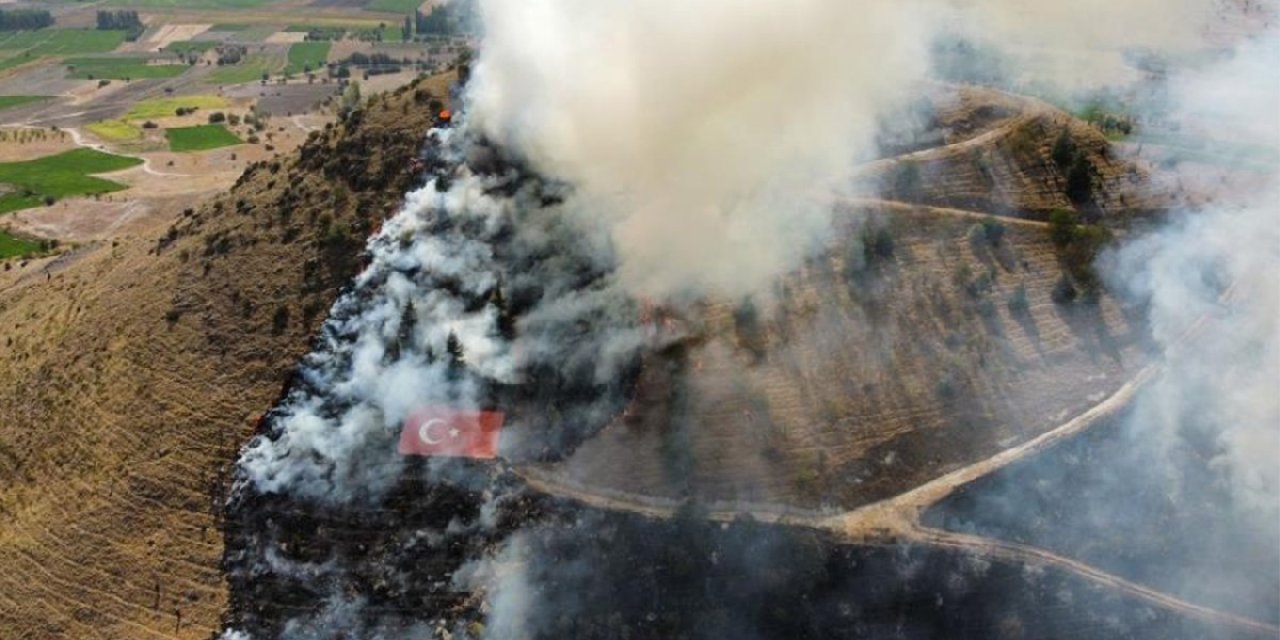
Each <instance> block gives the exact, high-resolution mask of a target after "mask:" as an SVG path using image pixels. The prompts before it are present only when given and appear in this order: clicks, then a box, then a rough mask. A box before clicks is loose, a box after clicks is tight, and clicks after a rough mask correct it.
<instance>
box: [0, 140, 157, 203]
mask: <svg viewBox="0 0 1280 640" xmlns="http://www.w3.org/2000/svg"><path fill="white" fill-rule="evenodd" d="M139 164H142V160H139V159H138V158H128V157H124V156H116V155H111V154H109V153H102V152H101V151H94V150H92V149H73V150H71V151H67V152H64V153H59V154H56V155H52V156H45V157H43V158H37V159H35V160H27V161H23V162H4V163H0V183H4V184H8V185H11V186H13V187H15V188H18V189H21V190H23V191H26V192H29V193H26V194H22V193H9V194H6V195H4V196H0V211H15V210H17V209H23V208H29V207H32V206H38V205H39V204H40V203H41V201H43V200H44V199H45V198H53V199H58V198H64V197H67V196H76V195H92V194H96V193H108V192H111V191H120V190H122V189H125V188H127V187H126V186H125V185H122V184H120V183H118V182H112V181H110V180H105V179H103V178H97V177H94V175H93V174H98V173H110V172H112V171H120V170H122V169H128V168H129V167H133V166H137V165H139Z"/></svg>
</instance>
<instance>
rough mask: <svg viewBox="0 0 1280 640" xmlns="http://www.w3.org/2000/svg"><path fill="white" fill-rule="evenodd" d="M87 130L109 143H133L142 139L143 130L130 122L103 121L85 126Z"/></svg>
mask: <svg viewBox="0 0 1280 640" xmlns="http://www.w3.org/2000/svg"><path fill="white" fill-rule="evenodd" d="M85 130H87V131H88V132H89V133H92V134H93V135H95V136H98V137H99V138H102V139H103V140H106V141H107V142H132V141H134V140H139V139H141V138H142V129H139V128H138V127H136V126H134V125H133V124H132V123H130V122H129V121H128V120H103V121H102V122H95V123H93V124H89V125H85Z"/></svg>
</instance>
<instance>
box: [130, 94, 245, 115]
mask: <svg viewBox="0 0 1280 640" xmlns="http://www.w3.org/2000/svg"><path fill="white" fill-rule="evenodd" d="M228 104H229V103H228V102H227V100H226V98H223V97H221V96H180V97H176V98H152V99H150V100H142V101H140V102H138V103H137V104H136V105H134V106H133V108H132V109H130V110H129V113H126V114H125V116H124V119H125V120H143V119H146V118H166V117H169V116H172V115H175V112H176V111H177V110H178V109H223V108H226V107H227V105H228Z"/></svg>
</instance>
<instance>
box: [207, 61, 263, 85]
mask: <svg viewBox="0 0 1280 640" xmlns="http://www.w3.org/2000/svg"><path fill="white" fill-rule="evenodd" d="M277 66H279V65H276V64H272V61H271V59H269V58H268V57H267V56H249V57H248V58H246V59H245V60H244V61H242V62H241V63H240V64H236V65H231V66H226V67H221V68H219V69H217V70H216V71H214V72H213V73H210V74H209V81H210V82H213V83H217V84H240V83H242V82H255V81H258V80H261V79H262V74H263V72H267V73H270V72H271V71H273V70H274V68H275V67H277Z"/></svg>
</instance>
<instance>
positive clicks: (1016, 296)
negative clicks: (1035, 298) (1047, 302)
mask: <svg viewBox="0 0 1280 640" xmlns="http://www.w3.org/2000/svg"><path fill="white" fill-rule="evenodd" d="M1007 306H1008V307H1009V313H1012V314H1013V315H1015V316H1025V315H1027V314H1028V313H1029V312H1030V311H1031V304H1030V303H1029V302H1028V301H1027V288H1026V286H1024V285H1018V288H1017V289H1014V290H1013V293H1012V294H1010V295H1009V302H1008V303H1007Z"/></svg>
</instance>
